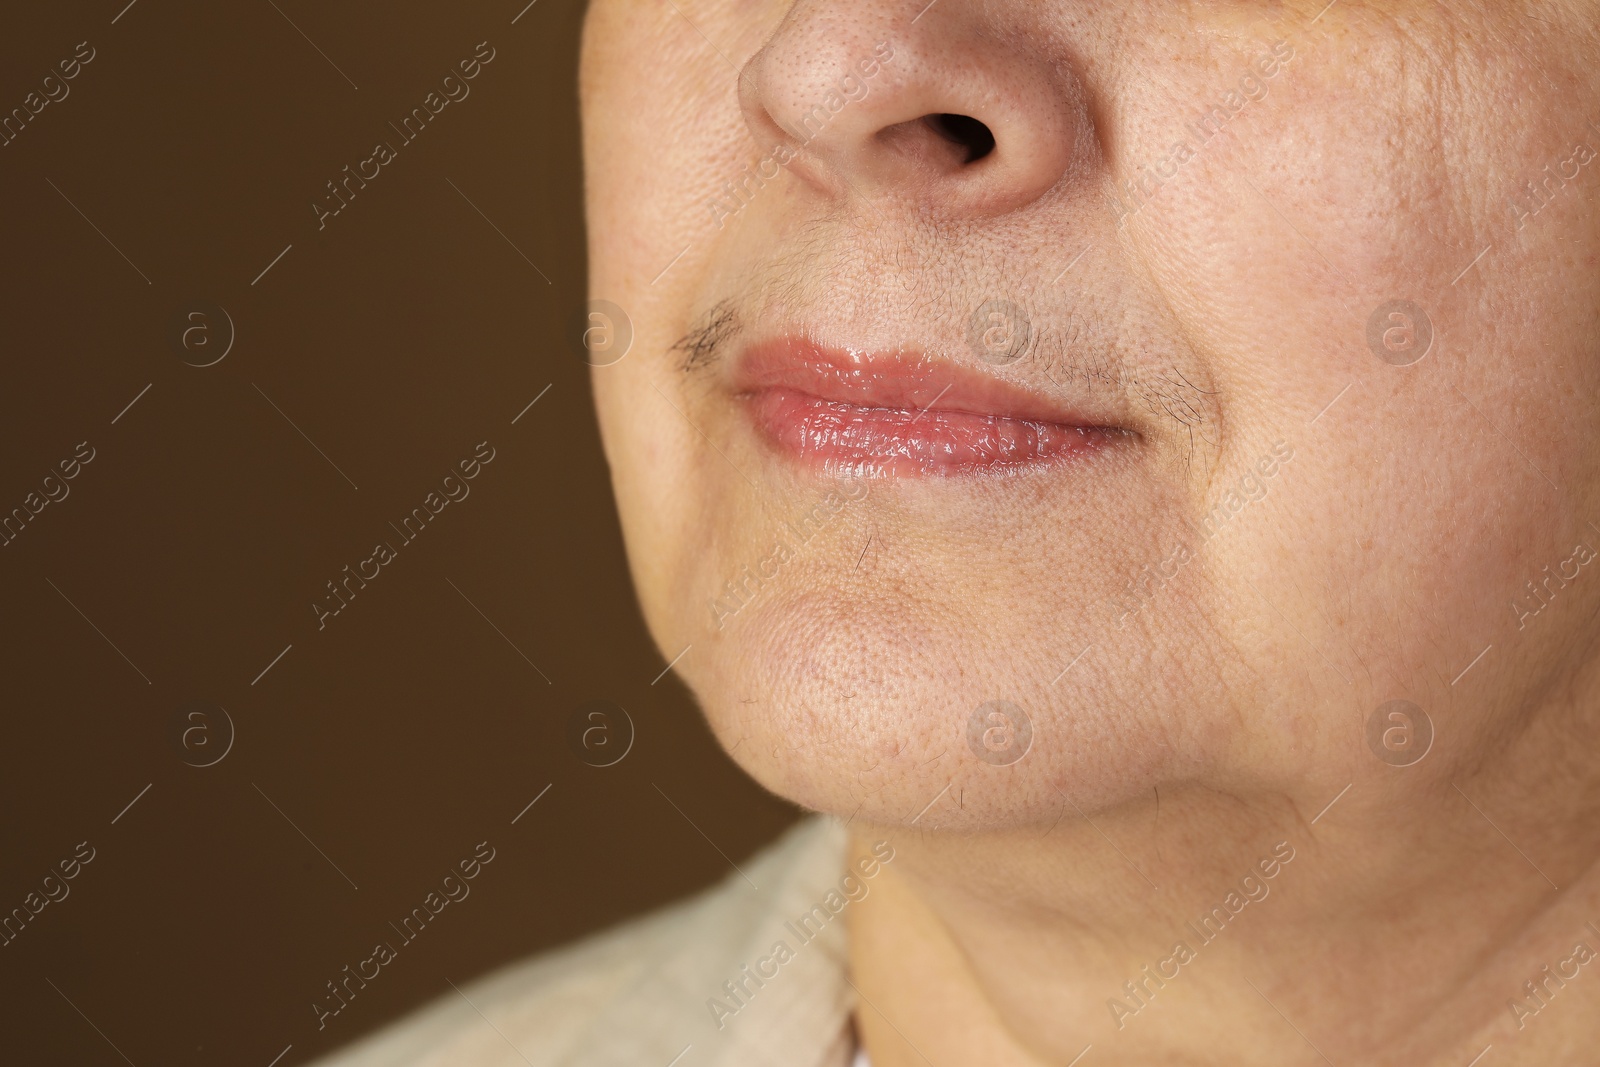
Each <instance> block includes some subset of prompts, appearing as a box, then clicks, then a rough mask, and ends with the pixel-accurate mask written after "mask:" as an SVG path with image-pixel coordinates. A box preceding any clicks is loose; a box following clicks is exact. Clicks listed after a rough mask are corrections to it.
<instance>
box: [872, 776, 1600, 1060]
mask: <svg viewBox="0 0 1600 1067" xmlns="http://www.w3.org/2000/svg"><path fill="white" fill-rule="evenodd" d="M1571 747H1572V746H1570V745H1569V746H1568V748H1569V749H1570V748H1571ZM1437 762H1438V763H1441V764H1442V762H1443V761H1442V760H1441V761H1437ZM1512 762H1513V761H1512V760H1511V759H1510V757H1509V756H1508V757H1507V758H1506V759H1503V760H1500V761H1499V766H1500V767H1501V768H1502V769H1503V770H1505V771H1507V772H1508V773H1501V774H1499V775H1494V774H1490V773H1480V774H1477V775H1475V776H1471V777H1469V776H1468V775H1467V774H1466V773H1465V772H1463V771H1460V770H1459V769H1457V771H1456V772H1455V774H1456V775H1457V777H1455V778H1454V780H1453V781H1452V780H1451V778H1450V776H1449V775H1446V774H1445V773H1444V772H1443V770H1442V768H1440V767H1435V768H1434V772H1435V773H1436V774H1437V775H1438V777H1436V778H1425V777H1424V776H1423V774H1421V773H1417V769H1416V768H1406V769H1403V770H1400V769H1395V768H1390V767H1386V766H1379V767H1375V768H1363V769H1362V770H1361V771H1359V772H1357V773H1356V774H1355V778H1356V780H1355V781H1354V782H1353V783H1352V784H1351V787H1350V788H1349V790H1348V791H1347V792H1346V793H1344V794H1343V795H1342V796H1340V798H1339V800H1338V802H1337V803H1336V804H1334V805H1333V806H1332V807H1330V808H1328V809H1327V810H1326V811H1325V812H1323V813H1321V814H1320V815H1319V814H1318V812H1319V809H1321V808H1322V807H1323V806H1324V805H1325V804H1326V803H1327V801H1328V800H1329V799H1331V798H1332V797H1333V796H1334V795H1335V794H1337V793H1338V791H1339V788H1340V786H1339V785H1333V786H1331V787H1327V788H1324V787H1322V786H1319V787H1318V789H1319V795H1318V796H1315V797H1312V796H1309V795H1308V796H1305V797H1290V796H1287V795H1282V794H1278V795H1271V794H1260V795H1253V796H1249V797H1244V798H1242V797H1241V796H1240V795H1239V794H1237V793H1229V794H1224V793H1221V792H1219V791H1215V790H1211V789H1206V788H1201V787H1195V786H1191V787H1187V788H1178V787H1173V788H1171V789H1170V790H1169V789H1163V790H1161V792H1160V796H1159V799H1158V798H1157V797H1154V796H1153V797H1151V798H1150V799H1149V800H1148V801H1146V802H1140V803H1137V804H1129V805H1123V806H1121V807H1118V808H1116V809H1114V810H1111V811H1105V812H1093V813H1089V814H1088V815H1085V814H1083V813H1080V812H1079V811H1077V810H1075V809H1074V807H1073V806H1072V804H1071V802H1070V801H1068V800H1066V799H1063V803H1062V807H1063V809H1064V811H1063V812H1062V816H1061V818H1060V820H1059V821H1058V822H1056V823H1054V824H1044V825H1039V826H1027V827H1021V828H1013V829H1008V830H1005V831H1002V832H996V833H989V834H977V835H970V834H969V835H960V836H957V835H953V834H944V833H940V832H937V831H932V832H918V831H917V830H915V829H912V830H907V829H904V828H897V829H890V828H875V827H860V826H858V827H856V828H855V830H856V832H855V837H854V839H855V841H856V842H857V845H856V846H855V847H856V848H858V849H859V848H860V847H861V846H860V844H859V843H860V842H867V841H872V840H876V839H878V838H879V837H888V838H889V839H890V840H891V841H892V842H893V844H894V847H895V850H896V853H897V858H896V861H895V863H894V864H893V865H892V866H891V867H886V868H885V870H884V872H883V875H882V876H881V878H880V879H879V884H878V885H877V886H875V888H874V892H873V894H872V895H871V896H870V897H869V898H867V899H866V900H864V901H862V902H861V904H860V905H859V906H858V908H857V909H855V910H853V911H852V913H851V920H850V921H851V938H852V943H851V965H852V971H853V973H854V978H855V982H856V984H857V987H858V989H859V991H860V993H861V1001H862V1003H861V1005H860V1006H859V1007H858V1013H857V1022H858V1025H859V1027H860V1030H861V1033H862V1035H863V1040H864V1041H865V1043H866V1046H867V1048H868V1051H869V1053H870V1054H871V1055H872V1058H873V1063H874V1067H902V1065H905V1067H910V1065H913V1064H916V1065H922V1064H924V1063H926V1062H928V1061H929V1060H931V1061H932V1062H934V1063H951V1062H955V1063H966V1062H973V1063H985V1064H994V1065H997V1067H1009V1065H1013V1064H1015V1065H1034V1064H1052V1065H1057V1067H1065V1065H1067V1064H1070V1063H1072V1062H1073V1061H1074V1059H1075V1057H1078V1056H1079V1055H1080V1054H1081V1053H1082V1052H1083V1050H1084V1049H1085V1048H1086V1047H1089V1046H1092V1052H1091V1053H1090V1054H1089V1056H1092V1059H1090V1058H1089V1057H1088V1056H1086V1057H1085V1059H1084V1061H1083V1067H1117V1065H1123V1064H1126V1065H1130V1067H1131V1065H1133V1064H1140V1065H1148V1064H1168V1063H1171V1064H1184V1065H1202V1064H1213V1063H1215V1064H1223V1063H1226V1064H1230V1065H1247V1067H1249V1065H1255V1064H1262V1065H1265V1064H1269V1063H1273V1064H1276V1063H1284V1062H1294V1063H1323V1062H1324V1061H1325V1060H1326V1061H1328V1062H1331V1063H1335V1064H1344V1063H1355V1062H1362V1063H1369V1064H1371V1063H1383V1064H1387V1063H1395V1064H1406V1065H1408V1067H1415V1065H1419V1064H1435V1063H1438V1064H1452V1065H1454V1067H1465V1065H1466V1064H1468V1063H1469V1062H1472V1061H1473V1060H1474V1057H1476V1056H1478V1055H1479V1054H1480V1053H1481V1052H1482V1051H1483V1049H1484V1048H1485V1047H1486V1046H1489V1045H1491V1044H1492V1045H1494V1046H1495V1048H1496V1049H1497V1053H1496V1055H1503V1056H1507V1057H1508V1058H1507V1059H1506V1060H1504V1061H1502V1062H1513V1061H1515V1062H1522V1057H1526V1056H1535V1057H1537V1056H1544V1057H1545V1058H1544V1059H1543V1060H1542V1061H1541V1062H1546V1063H1564V1062H1569V1061H1568V1060H1565V1059H1561V1058H1560V1057H1559V1050H1561V1049H1565V1048H1568V1047H1571V1048H1593V1047H1596V1045H1597V1044H1600V876H1597V871H1596V862H1595V861H1596V857H1597V856H1600V820H1597V819H1596V818H1595V813H1596V810H1597V808H1600V790H1596V789H1595V788H1594V782H1593V771H1592V769H1585V771H1584V773H1583V775H1582V776H1581V777H1578V778H1573V777H1569V776H1568V775H1566V774H1563V773H1561V770H1562V768H1560V767H1559V766H1557V765H1556V764H1554V763H1546V764H1545V765H1544V766H1543V768H1542V769H1541V770H1540V772H1539V773H1537V774H1530V773H1528V771H1527V769H1526V768H1523V769H1521V770H1512V769H1511V768H1510V764H1511V763H1512ZM1518 762H1521V761H1518ZM1379 772H1381V773H1379ZM1528 782H1535V783H1538V784H1537V785H1535V786H1533V787H1531V788H1530V787H1529V786H1528V785H1527V783H1528ZM1517 783H1521V784H1517ZM1158 811H1159V814H1158ZM1491 819H1492V820H1493V821H1492V822H1491V821H1490V820H1491ZM1585 1042H1587V1044H1585ZM1553 1050H1554V1051H1553ZM1512 1053H1515V1054H1514V1055H1513V1054H1512ZM1527 1062H1534V1061H1533V1060H1528V1061H1527ZM1571 1062H1576V1061H1571Z"/></svg>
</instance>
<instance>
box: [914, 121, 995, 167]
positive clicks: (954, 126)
mask: <svg viewBox="0 0 1600 1067" xmlns="http://www.w3.org/2000/svg"><path fill="white" fill-rule="evenodd" d="M925 121H926V122H927V123H928V125H930V126H931V127H933V130H934V132H936V133H937V134H938V135H939V136H940V137H943V138H944V139H945V140H947V141H951V142H953V143H955V144H958V145H960V146H961V147H962V148H965V149H966V150H967V158H966V160H965V162H967V163H976V162H977V161H978V160H980V159H982V158H983V157H984V156H986V155H988V154H989V153H990V152H993V151H994V133H993V131H991V130H990V129H989V127H987V126H985V125H984V124H983V123H981V122H979V121H978V120H977V119H975V118H973V117H972V116H970V115H948V114H945V115H929V116H927V118H926V120H925Z"/></svg>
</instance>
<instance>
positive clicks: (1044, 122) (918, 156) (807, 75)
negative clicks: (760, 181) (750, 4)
mask: <svg viewBox="0 0 1600 1067" xmlns="http://www.w3.org/2000/svg"><path fill="white" fill-rule="evenodd" d="M922 3H923V0H910V4H909V6H907V5H902V4H901V3H872V2H868V3H862V2H861V0H796V3H795V6H794V7H793V8H792V9H791V10H790V11H789V14H788V15H787V17H786V18H785V19H784V21H783V22H782V23H781V24H780V26H779V27H778V30H777V32H776V33H775V34H774V35H773V36H772V38H771V39H770V40H768V41H767V43H766V44H765V45H764V46H763V47H762V48H761V49H760V51H758V52H757V53H756V54H755V55H754V56H752V57H751V59H750V61H749V62H748V63H747V64H746V65H745V67H744V69H743V70H742V71H741V73H740V77H739V100H740V105H741V107H742V109H743V111H744V117H745V122H746V123H747V124H748V126H749V127H750V130H751V132H752V133H753V134H754V135H755V138H756V140H757V142H758V143H760V144H762V145H763V147H776V148H777V149H778V153H779V154H778V156H777V158H779V159H783V158H785V156H788V157H790V160H789V169H790V170H791V172H792V173H794V174H796V175H797V176H798V177H800V178H801V179H802V180H803V181H805V182H807V183H808V184H809V185H811V186H813V187H814V188H815V189H817V190H818V191H820V192H822V193H823V194H825V195H828V196H832V197H838V198H845V197H849V196H852V195H854V196H862V197H873V198H910V199H913V200H915V201H917V206H918V207H919V208H920V209H922V210H930V209H931V210H932V211H934V212H936V213H938V214H941V215H948V216H993V215H1000V214H1004V213H1007V212H1010V211H1015V210H1017V209H1019V208H1021V207H1024V206H1026V205H1028V204H1030V203H1032V202H1034V201H1036V200H1038V199H1039V198H1040V197H1042V196H1044V195H1045V194H1046V193H1047V192H1049V191H1050V190H1051V189H1052V188H1053V187H1055V186H1056V185H1057V183H1059V182H1061V181H1062V179H1063V178H1064V177H1065V176H1066V175H1067V174H1068V172H1069V170H1070V169H1071V167H1072V163H1073V160H1074V159H1075V158H1076V157H1077V156H1078V155H1079V154H1080V153H1081V152H1083V151H1085V150H1086V149H1087V146H1088V144H1089V141H1090V134H1091V130H1090V126H1089V120H1088V112H1087V109H1086V107H1085V105H1084V94H1083V92H1082V88H1081V85H1080V84H1079V83H1078V81H1077V80H1076V77H1075V76H1074V75H1073V74H1072V73H1071V72H1070V71H1065V72H1064V71H1063V69H1062V68H1061V67H1060V66H1059V65H1058V64H1054V63H1047V62H1046V61H1045V57H1044V56H1043V55H1042V54H1030V53H1029V52H1028V51H1027V50H1026V47H1027V45H1026V40H1025V38H1024V39H1023V40H1021V41H1019V35H1018V34H1016V33H1014V32H1012V33H1007V32H1003V31H1004V30H1005V29H1006V28H1005V27H994V26H989V25H985V24H983V22H982V21H981V20H982V19H983V18H984V17H985V16H984V15H983V13H982V11H981V9H982V8H984V7H986V6H988V5H974V4H955V3H949V2H948V0H947V2H945V3H943V4H941V5H940V6H938V7H932V8H931V9H923V12H922V15H921V16H920V17H919V16H918V15H917V8H919V7H921V5H922ZM1011 29H1013V30H1014V29H1015V27H1013V28H1011Z"/></svg>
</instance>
